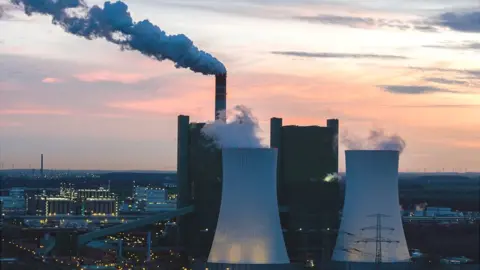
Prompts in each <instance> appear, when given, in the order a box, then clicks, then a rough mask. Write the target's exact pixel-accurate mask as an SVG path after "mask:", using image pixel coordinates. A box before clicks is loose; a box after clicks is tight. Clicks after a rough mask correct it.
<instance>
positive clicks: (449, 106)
mask: <svg viewBox="0 0 480 270" xmlns="http://www.w3.org/2000/svg"><path fill="white" fill-rule="evenodd" d="M394 107H399V108H432V109H444V108H459V109H470V108H480V104H426V105H398V106H394Z"/></svg>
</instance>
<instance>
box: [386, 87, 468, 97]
mask: <svg viewBox="0 0 480 270" xmlns="http://www.w3.org/2000/svg"><path fill="white" fill-rule="evenodd" d="M378 87H379V88H381V89H383V90H385V91H387V92H390V93H394V94H411V95H418V94H430V93H459V92H456V91H452V90H448V89H444V88H439V87H434V86H428V85H379V86H378Z"/></svg>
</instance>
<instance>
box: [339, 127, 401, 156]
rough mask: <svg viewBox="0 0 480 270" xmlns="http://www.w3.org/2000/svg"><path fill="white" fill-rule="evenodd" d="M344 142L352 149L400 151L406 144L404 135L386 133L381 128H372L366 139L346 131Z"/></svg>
mask: <svg viewBox="0 0 480 270" xmlns="http://www.w3.org/2000/svg"><path fill="white" fill-rule="evenodd" d="M342 144H343V145H345V147H347V148H348V149H350V150H396V151H399V152H400V153H401V152H403V150H404V149H405V146H406V143H405V141H404V140H403V139H402V137H400V136H398V135H396V134H393V135H389V134H385V132H384V131H383V130H381V129H380V130H371V131H370V134H369V136H368V137H367V138H366V139H361V138H358V137H356V136H354V135H351V134H348V133H347V132H345V133H344V134H343V136H342Z"/></svg>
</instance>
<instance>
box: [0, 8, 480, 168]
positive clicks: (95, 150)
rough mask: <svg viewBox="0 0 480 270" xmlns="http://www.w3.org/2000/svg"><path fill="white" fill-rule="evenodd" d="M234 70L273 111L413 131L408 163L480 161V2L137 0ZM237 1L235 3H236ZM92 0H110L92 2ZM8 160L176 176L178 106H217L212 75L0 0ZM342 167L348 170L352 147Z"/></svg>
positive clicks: (205, 111) (259, 107) (204, 114)
mask: <svg viewBox="0 0 480 270" xmlns="http://www.w3.org/2000/svg"><path fill="white" fill-rule="evenodd" d="M125 2H126V3H127V4H128V6H129V10H130V12H131V15H132V17H133V18H134V19H135V20H136V21H140V20H143V19H149V20H150V21H151V22H152V23H154V24H157V25H158V26H159V27H160V28H161V29H162V30H164V31H166V32H167V33H169V34H179V33H183V34H185V35H186V36H188V37H189V38H190V39H192V40H193V42H194V43H195V45H196V46H198V47H199V48H200V49H202V50H205V51H207V52H209V53H211V54H212V55H214V56H215V57H216V58H218V59H219V60H221V61H222V62H223V63H224V64H225V66H226V68H227V70H228V80H227V83H228V86H227V91H228V97H227V98H228V101H227V103H228V107H229V108H231V107H233V106H234V105H237V104H243V105H246V106H248V107H250V108H252V110H253V112H254V114H255V115H256V117H257V118H258V119H259V120H260V124H261V128H262V130H263V134H262V136H263V137H265V142H267V143H268V142H269V132H270V130H269V119H270V118H271V117H282V118H283V119H284V124H296V125H321V126H324V125H326V119H327V118H338V119H339V120H340V126H341V133H342V134H345V132H347V131H348V133H349V134H351V133H354V134H357V135H358V136H363V135H366V134H367V133H368V132H369V130H371V129H377V128H382V129H384V130H385V131H386V132H388V133H392V134H398V135H400V136H401V137H402V138H404V139H405V141H406V143H407V147H406V149H405V151H404V152H403V154H402V156H401V161H400V167H401V170H402V171H423V170H424V169H427V170H428V171H437V170H442V168H445V170H446V171H451V170H453V169H454V170H461V171H464V170H465V169H468V170H469V171H480V2H479V0H455V1H453V0H422V1H419V0H368V1H355V0H336V1H333V0H330V1H328V0H325V1H323V0H310V1H309V0H258V1H256V0H237V1H225V0H206V1H199V0H127V1H125ZM230 2H235V3H230ZM87 3H88V4H89V5H95V4H98V5H103V1H97V0H88V1H87ZM0 15H1V16H0V147H1V156H0V163H4V168H5V169H7V168H11V167H12V164H15V168H28V167H29V166H31V167H32V168H34V167H39V161H40V154H41V153H43V154H44V156H45V167H46V168H56V169H108V170H110V169H112V170H128V169H136V170H143V169H148V170H175V169H176V141H177V139H176V133H177V115H179V114H187V115H190V116H191V119H192V120H193V121H208V120H211V118H212V116H213V108H214V81H215V80H214V78H213V77H212V76H205V75H202V74H198V73H194V72H192V71H190V70H186V69H176V68H175V67H174V64H173V63H172V62H170V61H168V60H165V61H163V62H159V61H156V60H153V59H150V58H148V57H145V56H143V55H141V54H140V53H138V52H133V51H121V50H120V49H119V48H118V46H116V45H114V44H111V43H108V42H107V41H106V40H102V39H97V40H86V39H84V38H81V37H77V36H74V35H71V34H68V33H65V32H64V31H63V29H62V28H61V27H60V26H58V25H54V24H52V23H51V18H49V17H48V16H42V15H34V16H31V17H28V16H26V15H24V14H23V11H22V10H21V9H19V8H18V7H17V8H15V7H14V6H12V5H10V4H9V2H8V1H7V0H0ZM340 150H341V155H340V157H339V159H340V167H341V170H344V163H345V162H344V155H343V150H345V148H344V147H343V146H341V148H340Z"/></svg>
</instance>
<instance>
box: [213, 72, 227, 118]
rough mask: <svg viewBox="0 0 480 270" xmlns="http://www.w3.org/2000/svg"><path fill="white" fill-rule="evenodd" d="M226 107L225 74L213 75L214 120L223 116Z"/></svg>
mask: <svg viewBox="0 0 480 270" xmlns="http://www.w3.org/2000/svg"><path fill="white" fill-rule="evenodd" d="M226 109H227V74H217V75H215V120H217V119H220V118H222V119H223V118H225V116H224V115H223V113H224V112H225V110H226Z"/></svg>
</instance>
